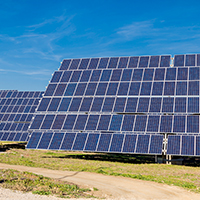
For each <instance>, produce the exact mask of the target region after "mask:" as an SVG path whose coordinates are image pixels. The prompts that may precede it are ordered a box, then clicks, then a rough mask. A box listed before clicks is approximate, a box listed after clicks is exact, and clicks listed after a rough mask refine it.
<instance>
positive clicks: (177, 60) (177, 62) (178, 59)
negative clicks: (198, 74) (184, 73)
mask: <svg viewBox="0 0 200 200" xmlns="http://www.w3.org/2000/svg"><path fill="white" fill-rule="evenodd" d="M174 66H175V67H179V66H184V55H175V57H174Z"/></svg>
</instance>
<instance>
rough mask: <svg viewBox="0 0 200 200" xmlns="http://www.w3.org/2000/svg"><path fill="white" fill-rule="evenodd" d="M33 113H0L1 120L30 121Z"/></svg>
mask: <svg viewBox="0 0 200 200" xmlns="http://www.w3.org/2000/svg"><path fill="white" fill-rule="evenodd" d="M32 118H33V114H0V121H1V122H30V121H31V120H32Z"/></svg>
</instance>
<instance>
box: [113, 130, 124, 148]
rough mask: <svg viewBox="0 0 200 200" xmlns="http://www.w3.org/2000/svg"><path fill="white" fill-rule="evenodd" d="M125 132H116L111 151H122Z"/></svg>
mask: <svg viewBox="0 0 200 200" xmlns="http://www.w3.org/2000/svg"><path fill="white" fill-rule="evenodd" d="M123 140H124V134H114V135H113V137H112V141H111V146H110V152H121V149H122V145H123Z"/></svg>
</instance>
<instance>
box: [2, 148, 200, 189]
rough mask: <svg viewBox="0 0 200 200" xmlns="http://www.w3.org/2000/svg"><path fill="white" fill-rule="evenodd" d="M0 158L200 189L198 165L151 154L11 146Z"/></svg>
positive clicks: (13, 161)
mask: <svg viewBox="0 0 200 200" xmlns="http://www.w3.org/2000/svg"><path fill="white" fill-rule="evenodd" d="M0 162H2V163H7V164H15V165H25V166H32V167H42V168H48V169H55V170H68V171H87V172H95V173H101V174H106V175H114V176H124V177H131V178H136V179H141V180H149V181H155V182H159V183H166V184H168V185H176V186H180V187H183V188H186V189H189V190H191V191H194V192H200V168H199V167H188V166H178V165H164V164H154V163H153V162H154V160H153V157H152V158H150V159H149V157H145V156H141V157H140V156H135V155H115V154H96V153H82V152H64V151H63V152H61V151H45V150H44V151H42V150H22V149H12V150H10V151H8V152H7V153H6V154H4V155H0Z"/></svg>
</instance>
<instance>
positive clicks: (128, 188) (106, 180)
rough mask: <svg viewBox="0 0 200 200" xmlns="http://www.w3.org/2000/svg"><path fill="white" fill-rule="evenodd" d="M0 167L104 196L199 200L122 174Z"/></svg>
mask: <svg viewBox="0 0 200 200" xmlns="http://www.w3.org/2000/svg"><path fill="white" fill-rule="evenodd" d="M0 169H16V170H19V171H28V172H33V173H36V174H40V175H43V176H46V177H50V178H54V179H60V180H63V181H68V182H71V183H74V184H77V185H79V186H83V187H89V188H93V187H95V188H98V189H99V194H98V195H99V196H100V197H105V198H106V199H131V200H135V199H137V200H140V199H152V200H153V199H154V200H158V199H170V200H179V199H180V200H183V199H184V200H199V199H200V194H196V193H192V192H189V191H187V190H184V189H182V188H179V187H175V186H168V185H165V184H160V183H154V182H150V181H142V180H137V179H131V178H125V177H115V176H106V175H102V174H95V173H89V172H71V171H58V170H50V169H44V168H34V167H26V166H18V165H7V164H2V163H0Z"/></svg>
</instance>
